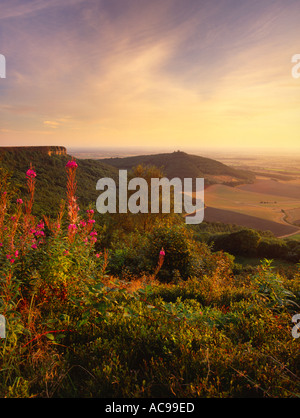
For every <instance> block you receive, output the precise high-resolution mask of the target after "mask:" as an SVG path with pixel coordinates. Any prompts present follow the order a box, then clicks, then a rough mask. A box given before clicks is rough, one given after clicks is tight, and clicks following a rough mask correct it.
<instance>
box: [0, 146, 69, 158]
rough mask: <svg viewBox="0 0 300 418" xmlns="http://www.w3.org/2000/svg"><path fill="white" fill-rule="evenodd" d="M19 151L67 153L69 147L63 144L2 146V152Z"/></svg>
mask: <svg viewBox="0 0 300 418" xmlns="http://www.w3.org/2000/svg"><path fill="white" fill-rule="evenodd" d="M6 151H10V152H18V151H32V152H36V151H38V152H40V153H43V154H48V155H50V156H51V155H67V149H66V148H65V147H61V146H42V147H35V146H33V147H0V152H6Z"/></svg>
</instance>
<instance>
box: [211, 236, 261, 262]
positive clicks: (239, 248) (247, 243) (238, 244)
mask: <svg viewBox="0 0 300 418" xmlns="http://www.w3.org/2000/svg"><path fill="white" fill-rule="evenodd" d="M259 240H260V235H259V233H258V232H256V231H254V230H252V229H243V230H240V231H237V232H233V233H231V234H218V235H214V236H212V237H211V238H210V242H212V243H213V248H214V249H215V250H216V251H220V250H224V251H227V252H229V253H231V254H236V255H248V256H253V255H255V254H256V252H257V246H258V243H259Z"/></svg>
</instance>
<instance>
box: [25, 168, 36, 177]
mask: <svg viewBox="0 0 300 418" xmlns="http://www.w3.org/2000/svg"><path fill="white" fill-rule="evenodd" d="M26 177H36V172H35V171H34V170H32V169H31V168H29V170H27V172H26Z"/></svg>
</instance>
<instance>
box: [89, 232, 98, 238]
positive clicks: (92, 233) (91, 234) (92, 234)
mask: <svg viewBox="0 0 300 418" xmlns="http://www.w3.org/2000/svg"><path fill="white" fill-rule="evenodd" d="M95 235H98V234H97V232H96V231H92V232H91V233H90V236H91V237H92V236H95Z"/></svg>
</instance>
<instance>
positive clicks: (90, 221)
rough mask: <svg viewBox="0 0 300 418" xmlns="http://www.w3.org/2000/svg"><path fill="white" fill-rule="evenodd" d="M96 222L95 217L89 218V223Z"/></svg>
mask: <svg viewBox="0 0 300 418" xmlns="http://www.w3.org/2000/svg"><path fill="white" fill-rule="evenodd" d="M95 222H96V221H95V219H89V220H88V223H89V224H94V223H95Z"/></svg>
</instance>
